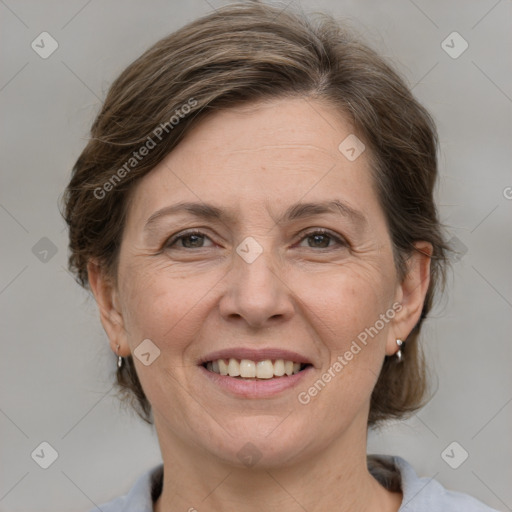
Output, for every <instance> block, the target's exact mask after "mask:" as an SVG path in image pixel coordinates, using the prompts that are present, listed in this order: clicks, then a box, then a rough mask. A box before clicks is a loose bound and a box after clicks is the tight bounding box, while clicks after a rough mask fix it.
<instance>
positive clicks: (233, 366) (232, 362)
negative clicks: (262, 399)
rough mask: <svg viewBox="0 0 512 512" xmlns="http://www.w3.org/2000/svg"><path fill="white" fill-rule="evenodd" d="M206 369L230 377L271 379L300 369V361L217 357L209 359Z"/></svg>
mask: <svg viewBox="0 0 512 512" xmlns="http://www.w3.org/2000/svg"><path fill="white" fill-rule="evenodd" d="M206 369H207V370H210V371H211V372H214V373H219V374H220V375H229V376H230V377H242V378H244V379H254V378H258V379H271V378H272V377H282V376H284V375H294V374H296V373H298V372H299V371H300V369H301V364H300V363H295V362H293V361H285V360H283V359H276V360H275V361H271V360H270V359H265V360H264V361H257V362H256V361H251V360H250V359H242V360H241V361H240V360H238V359H235V358H233V357H232V358H230V359H229V360H228V359H218V360H217V361H209V362H208V363H207V364H206Z"/></svg>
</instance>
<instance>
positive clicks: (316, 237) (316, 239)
mask: <svg viewBox="0 0 512 512" xmlns="http://www.w3.org/2000/svg"><path fill="white" fill-rule="evenodd" d="M319 238H323V239H324V242H327V243H323V244H322V245H321V246H320V247H328V246H329V240H328V236H327V235H313V239H315V243H316V241H318V239H319Z"/></svg>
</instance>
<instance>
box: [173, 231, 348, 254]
mask: <svg viewBox="0 0 512 512" xmlns="http://www.w3.org/2000/svg"><path fill="white" fill-rule="evenodd" d="M192 235H199V236H204V237H206V238H210V237H209V236H208V235H206V234H205V233H203V232H202V231H199V230H197V229H193V230H190V231H185V232H183V233H179V234H178V235H175V236H172V237H171V238H169V239H168V240H167V241H166V242H165V245H164V248H165V249H172V246H173V245H174V244H175V243H176V242H178V241H179V240H183V239H184V238H187V237H189V236H192ZM313 235H327V236H329V237H330V238H331V239H332V240H334V241H335V242H337V243H338V245H340V246H344V247H346V246H347V245H348V244H347V242H346V241H345V240H344V239H343V238H341V237H339V236H337V235H335V234H334V233H332V232H331V231H329V230H327V229H322V228H320V229H316V230H314V231H309V232H307V233H304V234H303V236H302V238H301V239H300V240H299V242H302V240H304V239H306V238H308V237H311V236H313ZM210 240H211V238H210ZM212 241H213V240H212ZM183 249H189V250H192V249H190V248H188V247H183ZM197 249H205V247H197ZM309 249H314V247H309ZM320 249H325V250H329V249H332V247H325V248H323V247H321V248H320Z"/></svg>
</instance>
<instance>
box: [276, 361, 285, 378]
mask: <svg viewBox="0 0 512 512" xmlns="http://www.w3.org/2000/svg"><path fill="white" fill-rule="evenodd" d="M274 375H275V376H276V377H282V376H283V375H284V361H283V360H282V359H276V362H275V363H274Z"/></svg>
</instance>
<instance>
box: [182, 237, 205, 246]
mask: <svg viewBox="0 0 512 512" xmlns="http://www.w3.org/2000/svg"><path fill="white" fill-rule="evenodd" d="M193 238H195V239H196V242H197V241H201V240H202V238H203V237H202V235H188V236H187V237H186V238H184V239H183V241H184V242H185V241H186V240H191V239H193ZM184 245H185V246H186V247H187V246H189V245H190V244H187V243H185V244H184ZM192 247H198V246H197V245H195V244H194V242H193V241H192ZM199 247H200V246H199Z"/></svg>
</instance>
